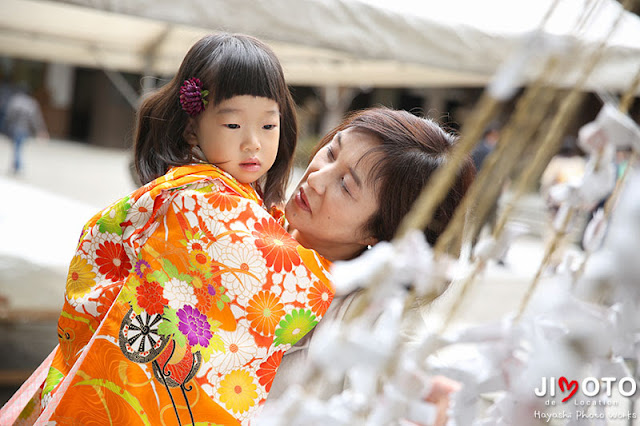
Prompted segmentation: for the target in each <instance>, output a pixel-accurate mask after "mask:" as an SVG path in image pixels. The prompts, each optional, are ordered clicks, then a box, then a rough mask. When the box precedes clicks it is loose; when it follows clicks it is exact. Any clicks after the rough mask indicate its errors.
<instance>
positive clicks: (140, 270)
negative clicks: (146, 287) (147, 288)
mask: <svg viewBox="0 0 640 426" xmlns="http://www.w3.org/2000/svg"><path fill="white" fill-rule="evenodd" d="M149 268H151V265H149V262H147V261H146V260H143V259H138V260H137V261H136V266H135V271H136V275H137V276H139V277H140V278H144V271H145V270H146V269H149Z"/></svg>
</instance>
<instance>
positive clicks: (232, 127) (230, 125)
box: [225, 124, 240, 129]
mask: <svg viewBox="0 0 640 426" xmlns="http://www.w3.org/2000/svg"><path fill="white" fill-rule="evenodd" d="M225 127H228V128H229V129H239V128H240V125H239V124H225Z"/></svg>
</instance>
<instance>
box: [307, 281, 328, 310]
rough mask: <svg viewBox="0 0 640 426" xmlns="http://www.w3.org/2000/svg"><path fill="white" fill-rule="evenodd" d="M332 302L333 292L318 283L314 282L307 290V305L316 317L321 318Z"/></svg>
mask: <svg viewBox="0 0 640 426" xmlns="http://www.w3.org/2000/svg"><path fill="white" fill-rule="evenodd" d="M332 300H333V292H332V291H331V290H329V289H328V288H327V286H326V285H324V284H323V283H321V282H320V281H318V282H316V283H315V284H314V285H313V287H312V288H311V289H310V290H309V305H310V306H311V310H312V311H313V313H314V314H316V315H317V316H322V315H324V314H325V312H327V309H329V305H331V301H332Z"/></svg>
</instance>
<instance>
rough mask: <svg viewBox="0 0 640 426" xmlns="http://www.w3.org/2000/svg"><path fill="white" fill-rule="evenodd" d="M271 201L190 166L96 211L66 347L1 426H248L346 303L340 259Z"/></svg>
mask: <svg viewBox="0 0 640 426" xmlns="http://www.w3.org/2000/svg"><path fill="white" fill-rule="evenodd" d="M261 204H262V202H261V200H260V199H259V197H258V196H257V194H256V193H255V191H254V190H253V189H252V188H251V186H249V185H244V184H240V183H238V182H237V181H236V180H235V179H233V178H232V177H231V176H229V175H228V174H225V173H224V172H222V171H221V170H220V169H218V168H216V167H214V166H211V165H191V166H183V167H176V168H173V169H172V170H171V171H170V172H169V173H167V174H166V175H165V176H163V177H161V178H159V179H156V180H155V181H153V182H151V183H149V184H147V185H145V186H143V187H142V188H140V189H138V190H137V191H135V192H133V193H132V194H131V195H129V196H127V197H125V198H123V199H121V200H120V201H118V202H116V203H114V204H113V205H111V206H110V207H108V208H107V209H105V210H103V211H102V212H100V213H99V214H97V215H96V216H94V217H93V218H92V219H91V220H90V221H89V222H88V223H87V224H86V225H85V227H84V229H83V232H82V236H81V238H80V242H79V244H78V250H77V252H76V255H75V257H74V258H73V259H72V260H71V266H70V268H69V275H68V278H67V286H66V295H65V304H64V308H63V310H62V313H61V315H60V319H59V321H58V336H59V340H60V343H59V345H58V346H57V347H56V349H55V350H54V351H53V352H52V354H51V355H50V356H49V358H48V359H47V360H46V361H45V362H44V363H43V364H42V366H41V367H40V368H39V369H38V370H37V371H36V372H35V373H34V374H33V376H32V377H31V378H30V379H29V380H28V381H27V382H26V383H25V384H24V385H23V387H22V388H21V389H20V390H19V391H18V393H16V395H14V397H13V398H12V400H11V401H9V402H8V403H7V405H6V406H5V407H4V408H3V409H2V411H0V423H1V424H11V423H12V422H14V420H15V424H34V423H36V424H46V423H47V421H55V422H56V423H55V424H57V425H71V424H73V425H79V424H82V425H92V424H95V425H98V424H100V425H102V424H113V425H139V424H140V425H142V424H150V425H177V424H182V425H187V424H191V425H196V424H197V425H209V424H219V425H231V424H240V423H243V424H247V423H248V422H249V419H251V418H252V417H253V416H255V415H256V414H257V410H258V409H259V407H260V406H261V404H262V403H263V402H264V401H265V399H266V397H267V394H268V393H269V390H270V388H271V383H272V381H273V378H274V375H275V373H276V370H277V369H278V366H279V365H280V361H281V359H282V355H283V354H284V353H285V352H286V351H287V350H288V349H289V348H290V347H291V346H292V345H293V344H294V343H296V342H297V341H298V340H299V339H300V338H301V337H303V336H304V335H305V334H306V333H307V332H308V331H310V330H311V329H312V328H313V327H314V326H315V325H316V324H317V323H318V321H319V320H320V318H321V317H322V316H323V315H324V313H325V312H326V310H327V308H328V307H329V304H330V303H331V300H332V298H333V294H334V291H333V288H332V286H331V283H330V281H329V279H328V278H327V276H328V273H327V268H328V262H327V261H326V260H324V259H323V258H321V257H319V256H318V255H317V254H316V253H315V252H313V251H311V250H307V249H305V248H303V247H302V246H300V245H299V244H297V242H296V241H295V240H293V239H292V238H291V237H290V236H289V235H288V234H287V233H286V232H285V230H284V229H283V228H282V226H281V225H280V224H279V222H278V221H277V220H276V219H274V217H272V216H271V215H269V213H268V212H267V211H265V210H264V209H263V207H262V206H261ZM16 417H17V420H16Z"/></svg>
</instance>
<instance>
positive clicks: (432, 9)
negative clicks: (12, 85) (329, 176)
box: [0, 0, 640, 91]
mask: <svg viewBox="0 0 640 426" xmlns="http://www.w3.org/2000/svg"><path fill="white" fill-rule="evenodd" d="M554 5H555V6H554ZM550 10H553V12H552V13H551V14H550V15H549V19H548V20H546V21H545V25H544V27H543V28H542V33H541V34H544V36H545V37H544V38H543V39H544V40H545V45H546V46H556V47H557V46H565V47H567V46H568V47H570V48H573V49H574V50H566V51H565V53H564V54H565V55H569V56H571V60H570V63H571V64H572V68H571V69H565V70H564V71H563V72H562V73H561V74H560V75H559V76H556V77H553V80H554V81H553V82H554V84H558V85H571V84H574V83H575V81H576V79H577V78H578V76H579V75H580V72H581V70H582V69H583V68H584V65H585V63H586V62H587V58H588V56H589V55H591V54H592V53H593V52H594V51H595V49H596V48H597V47H598V46H599V45H600V44H601V42H602V41H603V40H605V39H606V41H607V43H606V47H605V51H604V56H603V58H602V60H601V62H600V64H599V65H598V67H597V68H596V69H595V70H594V72H593V74H592V76H591V78H590V79H589V81H588V83H587V86H586V88H587V89H594V90H595V89H598V90H610V91H624V90H626V89H627V88H628V86H629V85H630V83H631V81H632V79H633V78H634V76H635V74H636V73H637V72H638V70H639V69H640V18H639V17H638V16H637V15H634V14H632V13H629V12H623V10H622V7H621V5H620V4H619V3H618V2H616V1H615V0H557V1H556V0H535V1H534V0H529V1H513V0H484V1H474V0H448V1H447V2H443V1H438V0H233V1H231V0H180V1H177V0H68V1H35V0H2V1H1V2H0V54H3V55H7V56H14V57H22V58H29V59H36V60H43V61H50V62H63V63H70V64H74V65H80V66H89V67H98V68H104V69H110V70H116V71H131V72H139V73H143V74H156V75H170V74H172V73H173V72H175V71H176V69H177V67H178V65H179V64H180V62H181V60H182V57H183V56H184V54H185V53H186V51H187V49H188V48H189V47H190V46H191V44H193V42H194V41H196V40H197V39H198V38H199V37H201V36H202V35H203V34H206V33H208V32H213V31H230V32H243V33H248V34H252V35H255V36H258V37H260V38H262V39H263V40H265V41H267V42H268V43H269V44H270V45H271V46H272V47H273V48H274V50H275V51H276V54H277V55H278V56H279V58H280V59H281V61H282V63H283V66H284V68H285V73H286V76H287V79H288V81H289V82H290V83H291V84H299V85H344V86H378V87H385V86H386V87H471V86H483V85H485V84H487V82H488V81H489V80H490V79H491V77H492V76H493V75H494V74H495V72H496V70H497V69H498V67H499V66H500V65H501V64H503V63H505V61H506V60H507V59H508V58H512V57H513V56H514V55H515V54H516V52H523V51H524V52H526V55H525V57H529V59H531V58H533V59H534V60H533V61H530V62H528V63H527V64H526V66H524V67H522V69H523V78H524V79H525V80H530V79H532V78H534V77H535V76H536V75H537V74H538V73H539V72H540V70H541V65H542V64H543V63H544V61H543V60H542V56H540V55H539V54H535V55H534V53H536V52H534V51H527V50H523V41H524V40H525V39H526V37H527V36H528V35H530V34H532V33H533V32H534V30H536V29H540V28H541V23H542V22H543V21H544V18H545V15H546V14H547V13H548V12H549V11H550ZM619 16H620V17H621V19H620V20H619V21H617V24H616V25H615V31H614V32H613V34H611V36H610V37H608V34H609V32H610V30H611V29H612V28H613V27H614V23H616V19H617V18H618V17H619Z"/></svg>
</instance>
